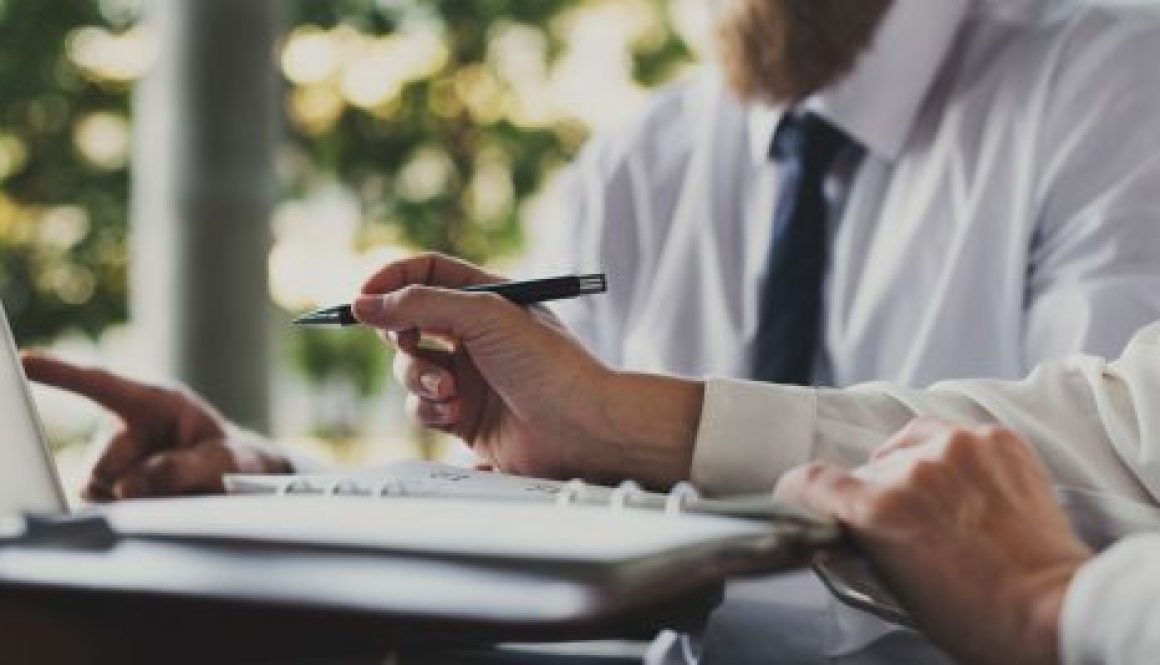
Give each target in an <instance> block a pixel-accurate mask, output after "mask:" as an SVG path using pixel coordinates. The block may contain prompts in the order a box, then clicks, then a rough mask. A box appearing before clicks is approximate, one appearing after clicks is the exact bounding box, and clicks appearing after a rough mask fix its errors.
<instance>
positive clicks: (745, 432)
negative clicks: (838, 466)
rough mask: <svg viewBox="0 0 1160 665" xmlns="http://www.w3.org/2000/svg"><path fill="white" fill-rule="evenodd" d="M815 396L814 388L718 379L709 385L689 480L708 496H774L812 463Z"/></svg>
mask: <svg viewBox="0 0 1160 665" xmlns="http://www.w3.org/2000/svg"><path fill="white" fill-rule="evenodd" d="M816 414H817V394H816V391H814V390H813V389H812V388H797V387H792V386H779V385H774V384H768V383H756V382H752V381H737V380H732V379H714V380H710V381H707V382H706V383H705V399H704V402H703V403H702V407H701V423H700V426H699V427H698V430H697V440H696V443H695V447H694V449H693V468H692V473H691V480H692V481H693V484H694V485H696V486H697V488H698V489H699V490H701V491H702V492H705V493H706V494H756V493H761V492H769V491H772V490H773V488H774V486H775V485H776V484H777V480H778V479H779V478H780V477H781V476H782V474H784V473H785V472H786V471H788V470H789V469H791V468H793V467H795V466H798V465H799V464H804V463H805V462H807V461H809V459H810V457H811V454H812V452H813V447H814V433H815V431H816V421H817V415H816Z"/></svg>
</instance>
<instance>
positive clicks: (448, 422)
mask: <svg viewBox="0 0 1160 665" xmlns="http://www.w3.org/2000/svg"><path fill="white" fill-rule="evenodd" d="M407 413H408V414H409V415H410V416H411V417H412V418H413V419H414V420H415V421H416V422H418V423H419V424H420V425H422V426H423V427H426V428H427V429H435V430H440V431H444V432H450V433H454V432H455V430H456V428H457V426H458V425H459V423H460V420H461V418H462V414H463V403H462V402H461V401H459V400H451V401H448V402H434V401H431V400H427V399H423V398H422V397H419V396H417V395H408V396H407Z"/></svg>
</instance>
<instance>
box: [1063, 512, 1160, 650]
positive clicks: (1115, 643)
mask: <svg viewBox="0 0 1160 665" xmlns="http://www.w3.org/2000/svg"><path fill="white" fill-rule="evenodd" d="M1157 560H1160V534H1146V535H1138V536H1132V537H1130V538H1126V539H1124V540H1122V541H1120V542H1119V543H1117V544H1116V545H1114V546H1112V547H1111V548H1109V549H1108V550H1106V551H1105V552H1104V553H1103V554H1100V555H1099V556H1098V557H1096V558H1095V559H1093V560H1092V561H1091V562H1089V563H1088V564H1087V565H1085V566H1084V567H1083V568H1081V569H1080V570H1079V572H1078V573H1077V574H1076V576H1075V578H1074V579H1073V580H1072V582H1071V586H1070V587H1069V588H1068V591H1067V596H1066V598H1065V599H1064V603H1063V612H1062V615H1061V617H1060V626H1059V653H1060V660H1061V661H1062V662H1063V663H1064V665H1111V664H1113V663H1114V664H1116V665H1144V664H1145V663H1154V662H1156V657H1157V654H1160V603H1157V602H1156V599H1157V598H1160V567H1157V565H1156V562H1157Z"/></svg>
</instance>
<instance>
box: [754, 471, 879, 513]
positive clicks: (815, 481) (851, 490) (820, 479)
mask: <svg viewBox="0 0 1160 665" xmlns="http://www.w3.org/2000/svg"><path fill="white" fill-rule="evenodd" d="M872 492H873V488H872V487H871V486H870V485H869V484H868V483H867V482H866V481H864V480H862V479H860V478H858V477H857V476H855V475H853V474H851V473H850V472H849V471H847V470H845V469H843V468H841V467H839V466H837V465H834V464H830V463H828V462H812V463H810V464H807V465H805V466H800V467H797V468H796V469H792V470H790V471H789V472H787V473H786V474H785V475H784V476H782V478H781V481H780V482H778V484H777V490H776V491H775V493H774V494H775V495H776V496H777V498H779V499H782V500H785V501H789V502H793V503H796V504H798V505H800V506H803V507H805V508H807V509H809V510H812V511H814V512H816V513H820V514H822V515H832V516H834V517H836V518H837V519H839V520H840V521H842V522H846V523H850V524H858V523H860V522H861V518H860V515H861V513H862V512H863V511H864V509H865V506H866V503H867V501H868V500H869V498H870V495H871V494H872Z"/></svg>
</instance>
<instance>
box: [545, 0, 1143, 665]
mask: <svg viewBox="0 0 1160 665" xmlns="http://www.w3.org/2000/svg"><path fill="white" fill-rule="evenodd" d="M807 106H808V107H809V108H811V109H814V110H816V111H817V112H820V113H822V114H823V115H824V116H825V117H827V118H828V119H829V120H830V121H831V122H832V123H834V124H836V125H837V126H839V127H841V128H843V129H844V130H845V131H846V132H847V133H848V134H849V135H850V136H851V137H853V138H854V139H856V140H857V141H858V142H859V143H860V144H861V145H862V146H863V148H864V151H863V154H862V155H861V156H858V157H856V159H855V158H851V159H853V160H854V161H847V162H846V163H844V164H842V163H840V164H839V165H838V166H837V167H835V170H834V172H833V173H832V174H831V177H830V178H829V182H828V183H827V188H828V189H827V195H828V197H829V200H830V202H831V204H832V207H833V209H834V211H835V213H836V214H835V218H836V222H835V224H834V229H833V240H832V246H831V257H830V264H829V265H830V267H829V270H828V275H827V284H826V289H825V296H826V306H825V321H824V326H823V336H824V339H822V340H821V342H822V344H821V346H822V349H823V350H822V354H821V355H822V357H821V359H820V373H819V379H821V380H823V381H826V382H829V383H832V384H833V385H839V386H844V385H851V384H855V383H861V382H865V381H872V380H889V381H892V382H895V383H898V384H901V385H912V386H923V385H927V384H929V383H931V382H934V381H938V380H944V379H950V378H957V377H970V376H985V377H993V378H1002V379H1016V378H1020V377H1023V376H1025V375H1026V374H1027V373H1028V372H1029V371H1030V370H1031V369H1032V368H1033V367H1035V366H1036V365H1037V364H1038V363H1039V362H1040V361H1042V360H1044V359H1048V358H1052V357H1056V356H1060V355H1063V354H1068V353H1074V352H1079V351H1087V352H1092V353H1097V354H1100V355H1104V356H1114V355H1116V354H1117V353H1118V352H1119V351H1120V350H1121V349H1122V348H1123V346H1124V344H1125V343H1126V342H1127V341H1128V339H1129V338H1130V336H1131V334H1132V332H1133V331H1135V330H1137V329H1138V328H1140V327H1141V326H1143V325H1144V324H1146V323H1148V322H1150V321H1152V320H1156V319H1160V19H1158V17H1157V14H1156V12H1155V11H1154V10H1150V9H1139V8H1136V9H1123V8H1116V9H1113V8H1100V7H1093V6H1088V5H1086V4H1084V3H1082V2H1079V1H1072V0H937V1H933V2H932V1H931V0H897V3H896V5H895V7H894V8H893V9H892V10H891V12H890V13H889V14H888V15H887V17H886V18H885V20H884V23H883V25H882V27H881V29H880V30H879V33H878V35H877V38H876V39H875V42H874V44H873V46H872V47H871V49H870V50H869V52H868V53H867V54H866V55H865V56H864V57H863V58H862V59H861V61H860V62H859V64H858V67H857V70H856V71H855V72H854V73H853V74H852V75H851V76H849V77H848V78H846V79H845V80H843V81H842V82H840V83H839V84H837V85H835V86H834V87H832V88H830V89H828V90H826V91H824V92H822V93H821V94H819V95H817V96H815V97H814V98H811V99H810V100H808V102H807ZM783 111H784V109H780V108H757V107H753V106H745V105H743V104H741V103H739V102H738V101H737V100H735V99H734V98H733V97H732V96H731V95H730V94H729V93H728V92H727V91H726V90H725V89H724V87H723V83H722V80H721V78H720V76H719V75H717V74H716V73H715V72H714V71H712V70H706V71H704V72H702V73H700V74H699V75H697V76H694V77H693V78H691V79H690V80H688V81H686V82H684V83H681V84H678V85H676V86H674V87H672V88H670V89H668V90H666V91H664V92H662V93H660V94H659V95H657V97H656V99H655V101H654V102H653V104H652V105H651V107H650V109H649V110H648V112H647V113H645V114H643V115H642V116H641V117H640V118H639V119H638V120H637V121H635V122H634V123H632V124H631V125H630V126H628V127H626V128H624V129H623V130H621V131H619V132H616V133H611V134H608V135H605V136H601V137H598V138H596V139H595V140H593V141H592V142H591V144H590V145H589V146H588V147H587V148H586V149H585V151H584V153H583V154H582V156H581V157H580V158H579V159H578V161H577V163H576V164H575V166H574V168H572V169H571V170H570V172H569V174H568V175H567V176H566V178H565V179H564V186H563V188H562V194H563V195H562V197H561V203H562V204H563V205H562V206H561V208H560V209H561V216H560V217H559V218H557V219H555V220H554V223H553V225H552V226H551V227H550V228H547V229H538V230H537V229H533V233H537V234H538V235H540V236H542V237H547V238H552V239H554V242H549V243H547V244H546V245H545V247H547V248H548V249H547V250H546V251H541V252H540V253H539V259H540V260H539V261H536V262H534V264H533V265H537V264H538V265H539V266H540V267H538V269H537V272H545V271H548V272H556V271H563V270H566V269H574V270H577V271H581V270H590V269H595V268H602V269H604V270H605V271H606V272H607V273H608V276H609V280H610V282H609V284H610V291H609V293H608V294H607V296H603V297H600V298H587V299H579V300H576V301H572V302H569V303H563V304H561V305H560V306H559V307H558V308H557V311H558V312H559V313H560V315H561V317H562V318H564V320H565V322H566V323H568V325H569V326H570V327H571V328H572V330H574V331H575V332H576V333H577V334H578V335H579V336H580V337H581V339H583V340H584V341H585V342H586V343H587V344H588V345H589V346H590V348H591V349H592V350H593V351H594V352H595V353H596V354H597V355H599V356H600V357H601V358H603V359H604V360H606V361H607V362H609V363H610V364H613V365H615V366H619V367H624V368H630V369H637V370H644V371H657V372H671V373H678V374H684V375H690V376H698V377H744V376H746V375H747V374H748V368H749V361H750V357H751V349H752V345H753V343H754V333H755V331H756V328H757V317H758V301H759V298H760V295H761V282H762V276H763V272H764V269H765V264H766V259H767V256H768V253H769V246H770V236H771V227H772V219H773V212H774V205H775V202H776V198H777V192H776V191H775V190H776V186H777V182H778V174H777V166H776V165H775V164H773V163H772V162H771V161H770V160H769V159H768V158H767V154H768V148H769V143H770V141H771V137H772V135H773V132H774V129H775V128H776V125H777V122H778V121H779V119H780V117H781V114H782V112H783ZM553 247H554V248H555V249H554V250H553V249H552V248H553ZM750 391H752V392H750ZM746 395H754V396H756V399H746ZM807 395H808V393H803V396H802V397H801V399H802V400H806V401H808V400H809V399H811V398H809V397H808V396H807ZM763 396H764V391H762V390H760V387H757V388H754V387H753V386H749V385H733V384H728V383H716V384H711V385H710V389H709V391H708V396H707V398H706V400H705V403H704V407H703V414H702V419H703V431H702V437H701V438H700V439H699V441H698V445H697V452H696V464H695V467H694V470H693V480H694V481H695V482H696V483H698V484H699V485H700V486H702V487H703V488H705V489H706V490H709V491H748V490H755V489H767V488H769V487H771V486H772V484H773V482H774V480H776V478H777V475H778V474H779V473H780V472H781V471H782V470H784V469H785V468H786V466H787V463H789V462H797V461H802V460H804V459H805V458H806V457H808V454H805V453H807V452H808V451H811V450H816V448H813V447H810V446H807V443H809V441H810V439H809V437H808V436H807V437H803V434H804V432H805V431H804V430H799V429H797V428H801V427H803V426H804V425H803V423H804V421H802V420H784V421H783V420H779V419H771V418H770V417H769V414H771V413H779V412H780V410H778V409H773V408H766V407H764V406H762V402H761V398H762V397H763ZM891 404H892V403H891ZM899 413H904V411H903V410H901V409H900V410H899ZM898 424H901V423H898ZM885 433H886V432H885V431H876V432H875V435H876V436H881V435H884V434H885ZM753 440H756V441H759V442H761V443H763V444H772V443H773V442H776V445H761V446H753V445H748V444H747V443H746V442H747V441H749V442H751V441H753ZM861 443H862V444H863V446H864V445H865V443H866V442H861ZM842 452H843V451H841V450H839V451H837V452H836V453H835V454H839V453H842ZM845 453H848V454H842V458H843V459H845V460H846V461H850V462H856V461H858V460H859V459H860V455H861V454H863V453H864V447H858V448H855V449H853V450H850V451H845ZM1079 467H1083V465H1079ZM1077 468H1078V467H1077ZM1101 468H1102V467H1101ZM1112 468H1114V467H1108V469H1112ZM1077 472H1078V471H1077ZM1104 472H1106V473H1112V471H1110V470H1107V469H1105V471H1104ZM799 591H800V589H799V590H795V591H792V593H794V594H796V593H798V592H799ZM731 593H732V591H731ZM785 593H786V592H785V590H784V589H782V590H779V591H775V592H770V593H769V594H767V596H768V600H769V601H770V602H771V603H773V604H774V605H777V603H778V602H780V601H779V600H778V599H777V598H776V597H775V595H776V594H781V595H782V596H785ZM815 593H816V594H817V598H818V599H824V595H822V594H821V593H820V592H818V591H815ZM794 602H795V603H797V602H798V600H797V599H795V600H794ZM802 602H804V601H802ZM819 602H823V601H821V600H819ZM806 605H808V603H806ZM728 606H729V603H728V602H727V603H726V608H728ZM746 611H747V612H749V613H751V614H752V613H754V612H758V610H756V609H747V610H746ZM794 611H796V609H794ZM803 611H806V612H816V611H818V610H817V607H815V606H812V605H810V606H808V607H807V608H806V610H803ZM837 620H838V621H840V622H842V624H841V625H842V626H845V627H844V628H841V629H835V630H832V631H831V630H828V629H827V632H826V635H824V636H823V638H822V639H823V641H824V642H825V650H826V651H827V653H829V654H831V655H835V654H844V653H850V652H854V651H857V650H859V649H861V648H862V647H864V646H866V645H867V644H869V643H870V642H873V641H874V640H877V639H879V638H880V637H882V633H883V630H882V629H880V628H877V627H874V628H867V627H865V626H863V627H854V628H852V629H848V628H849V625H848V624H849V623H850V622H851V621H852V622H854V623H857V622H858V621H859V619H856V618H855V619H851V618H850V617H846V618H844V619H843V618H842V617H839V618H838V619H837ZM775 623H777V621H775V620H773V619H768V620H763V624H762V625H767V626H772V625H773V624H775ZM787 625H788V624H787ZM710 629H711V630H712V626H710ZM771 641H775V640H771ZM774 646H775V648H776V645H774ZM756 658H758V659H761V658H763V656H756ZM730 659H731V660H733V661H734V662H741V661H742V660H743V659H742V658H733V657H732V656H731V657H730ZM819 662H820V661H819Z"/></svg>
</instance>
